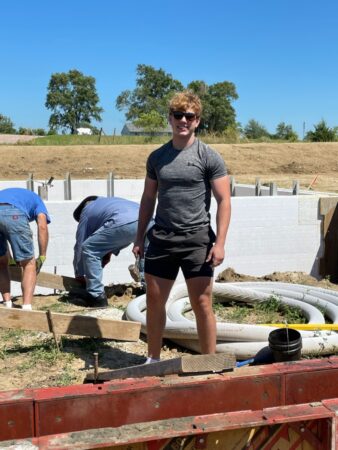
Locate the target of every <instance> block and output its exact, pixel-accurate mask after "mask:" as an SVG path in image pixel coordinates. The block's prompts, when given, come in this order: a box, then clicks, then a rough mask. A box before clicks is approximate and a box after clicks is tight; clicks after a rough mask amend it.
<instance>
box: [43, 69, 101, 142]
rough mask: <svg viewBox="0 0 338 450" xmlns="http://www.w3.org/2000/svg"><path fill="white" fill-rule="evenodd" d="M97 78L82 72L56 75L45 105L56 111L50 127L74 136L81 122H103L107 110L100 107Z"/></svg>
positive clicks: (51, 81) (50, 84) (50, 85)
mask: <svg viewBox="0 0 338 450" xmlns="http://www.w3.org/2000/svg"><path fill="white" fill-rule="evenodd" d="M98 103H99V97H98V95H97V92H96V87H95V78H93V77H91V76H86V75H83V74H82V73H81V72H79V71H78V70H75V69H74V70H70V71H69V72H68V73H65V72H62V73H54V74H52V76H51V79H50V81H49V84H48V93H47V99H46V103H45V106H46V108H48V109H50V110H51V111H52V115H51V116H50V118H49V126H50V128H51V129H52V130H58V129H61V130H63V131H64V130H67V129H69V130H70V132H71V134H75V133H76V129H77V128H78V127H79V124H80V123H81V122H88V123H91V120H92V119H94V120H97V121H98V122H100V121H101V115H100V114H101V112H102V111H103V109H102V108H101V107H99V106H98Z"/></svg>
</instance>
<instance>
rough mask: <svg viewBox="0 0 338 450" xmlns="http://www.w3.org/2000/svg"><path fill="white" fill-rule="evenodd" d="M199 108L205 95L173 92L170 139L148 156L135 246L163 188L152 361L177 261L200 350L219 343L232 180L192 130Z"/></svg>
mask: <svg viewBox="0 0 338 450" xmlns="http://www.w3.org/2000/svg"><path fill="white" fill-rule="evenodd" d="M201 112H202V105H201V101H200V99H199V98H198V97H197V96H196V95H195V94H193V93H192V92H190V91H184V92H181V93H178V94H176V95H175V96H174V97H173V98H172V100H171V102H170V105H169V122H170V125H171V127H172V132H173V134H172V140H171V141H170V142H168V143H167V144H165V145H164V146H162V147H161V148H159V149H157V150H155V151H154V152H152V153H151V154H150V156H149V158H148V161H147V176H146V179H145V185H144V192H143V195H142V200H141V205H140V215H139V223H138V231H137V238H136V241H135V244H134V248H133V253H134V254H135V256H138V255H140V256H142V255H143V252H144V247H143V240H144V234H145V232H146V229H147V225H148V223H149V221H150V219H151V217H152V216H153V211H154V208H155V203H156V198H157V196H158V205H157V209H156V216H155V225H154V226H153V227H152V228H151V230H150V231H149V232H148V233H147V236H148V239H149V242H150V244H149V247H148V250H147V252H146V255H145V280H146V285H147V340H148V360H147V362H148V363H149V362H153V361H156V360H159V359H160V352H161V347H162V335H163V330H164V327H165V321H166V311H165V304H166V301H167V299H168V297H169V294H170V290H171V288H172V286H173V284H174V282H175V279H176V277H177V274H178V271H179V268H181V269H182V272H183V274H184V277H185V280H186V284H187V288H188V293H189V298H190V303H191V306H192V309H193V311H194V313H195V316H196V323H197V331H198V336H199V343H200V349H201V353H215V351H216V320H215V316H214V314H213V310H212V285H213V269H214V267H216V266H218V265H220V264H221V263H222V262H223V259H224V245H225V238H226V234H227V230H228V226H229V222H230V210H231V206H230V183H229V177H228V176H227V170H226V167H225V164H224V161H223V159H222V158H221V156H220V155H219V154H218V153H217V152H215V151H214V150H212V149H211V148H210V147H208V146H207V145H206V144H204V143H203V142H201V141H200V140H198V139H197V138H196V137H195V130H196V128H197V127H198V125H199V123H200V117H201ZM211 192H212V193H213V195H214V197H215V199H216V202H217V215H216V225H217V229H216V235H215V233H214V232H213V230H212V229H211V226H210V214H209V209H210V202H211Z"/></svg>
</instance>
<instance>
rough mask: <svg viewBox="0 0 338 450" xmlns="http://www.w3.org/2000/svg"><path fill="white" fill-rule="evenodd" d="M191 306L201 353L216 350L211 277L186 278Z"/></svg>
mask: <svg viewBox="0 0 338 450" xmlns="http://www.w3.org/2000/svg"><path fill="white" fill-rule="evenodd" d="M186 283H187V287H188V292H189V298H190V303H191V307H192V309H193V311H194V313H195V317H196V324H197V332H198V337H199V343H200V348H201V353H203V354H210V353H215V352H216V319H215V314H214V313H213V310H212V285H213V278H209V277H197V278H189V279H188V280H186Z"/></svg>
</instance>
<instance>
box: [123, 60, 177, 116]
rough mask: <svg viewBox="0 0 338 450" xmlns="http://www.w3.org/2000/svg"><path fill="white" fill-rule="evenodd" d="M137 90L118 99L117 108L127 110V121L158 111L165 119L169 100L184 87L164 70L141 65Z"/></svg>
mask: <svg viewBox="0 0 338 450" xmlns="http://www.w3.org/2000/svg"><path fill="white" fill-rule="evenodd" d="M136 73H137V78H136V88H135V89H134V90H132V91H130V90H126V91H123V92H121V94H120V95H119V96H118V97H117V99H116V108H117V109H118V110H119V111H123V110H125V111H126V113H125V115H126V119H127V120H132V121H134V120H137V119H138V118H139V117H140V116H141V114H149V113H151V112H152V111H157V112H158V113H159V114H160V115H161V116H162V117H163V118H166V117H167V115H168V100H169V98H170V97H171V96H172V95H173V93H174V92H177V91H181V90H182V89H183V85H182V84H181V83H180V82H179V81H178V80H175V79H174V78H173V77H172V75H171V74H168V73H166V72H165V71H164V70H163V69H158V70H157V69H154V67H152V66H147V65H145V64H139V65H138V66H137V69H136Z"/></svg>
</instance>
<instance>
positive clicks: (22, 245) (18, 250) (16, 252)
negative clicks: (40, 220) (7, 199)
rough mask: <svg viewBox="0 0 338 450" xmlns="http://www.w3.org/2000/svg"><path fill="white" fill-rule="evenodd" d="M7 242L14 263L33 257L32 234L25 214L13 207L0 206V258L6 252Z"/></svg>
mask: <svg viewBox="0 0 338 450" xmlns="http://www.w3.org/2000/svg"><path fill="white" fill-rule="evenodd" d="M7 241H9V243H10V244H11V248H12V253H13V258H14V259H15V261H25V260H27V259H32V258H33V257H34V243H33V233H32V230H31V227H30V225H29V221H28V219H27V217H26V214H25V213H23V212H22V211H21V210H20V209H18V208H16V207H15V206H13V205H0V256H4V255H5V254H6V252H7V248H8V247H7Z"/></svg>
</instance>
